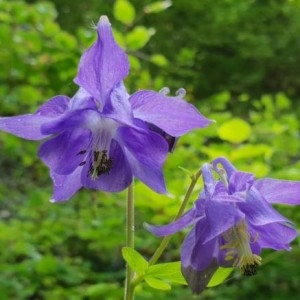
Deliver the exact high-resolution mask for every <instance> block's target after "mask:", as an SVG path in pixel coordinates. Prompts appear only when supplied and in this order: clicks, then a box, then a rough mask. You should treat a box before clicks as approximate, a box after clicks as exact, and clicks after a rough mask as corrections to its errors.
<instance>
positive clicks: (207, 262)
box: [146, 158, 300, 293]
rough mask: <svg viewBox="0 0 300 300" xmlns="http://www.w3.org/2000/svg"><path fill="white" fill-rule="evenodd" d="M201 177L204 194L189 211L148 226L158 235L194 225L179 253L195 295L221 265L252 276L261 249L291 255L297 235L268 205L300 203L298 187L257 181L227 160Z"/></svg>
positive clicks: (206, 167) (205, 168)
mask: <svg viewBox="0 0 300 300" xmlns="http://www.w3.org/2000/svg"><path fill="white" fill-rule="evenodd" d="M219 165H221V167H222V168H221V169H220V168H219ZM213 172H216V173H217V175H219V179H215V178H214V176H213ZM202 175H203V181H204V190H203V191H202V192H201V193H200V196H199V199H198V200H197V201H196V202H195V204H194V207H193V208H192V209H191V210H189V211H188V212H186V213H185V214H184V215H183V216H182V217H181V218H180V219H178V220H177V221H175V222H173V223H171V224H168V225H165V226H151V225H148V224H146V228H147V229H148V230H150V231H151V232H152V233H154V234H156V235H158V236H165V235H170V234H173V233H175V232H177V231H179V230H181V229H183V228H185V227H187V226H189V225H194V226H193V228H192V229H191V231H190V232H189V234H188V235H187V236H186V238H185V240H184V242H183V245H182V249H181V264H182V273H183V275H184V277H185V278H186V281H187V283H188V285H189V286H190V287H191V289H192V291H193V292H194V293H200V292H201V291H202V290H203V289H204V288H205V287H206V285H207V284H208V282H209V280H210V279H211V277H212V275H213V274H214V272H215V271H216V270H217V268H218V267H219V266H222V267H237V268H239V269H240V270H241V272H242V274H244V275H254V274H255V273H256V272H257V267H258V266H259V265H260V264H261V260H262V259H261V257H260V253H261V250H262V249H263V248H270V249H274V250H290V249H291V247H290V243H291V241H292V240H294V239H295V237H296V236H297V231H296V230H295V229H294V228H293V225H292V223H291V222H290V221H289V220H288V219H286V218H285V217H283V216H282V215H281V214H279V213H278V212H277V211H276V210H275V209H274V208H273V207H272V204H273V203H284V204H290V205H297V204H299V203H300V182H298V181H285V180H277V179H270V178H266V179H258V180H255V178H254V176H253V175H252V174H251V173H246V172H240V171H238V170H236V169H235V168H234V166H233V165H232V164H231V163H230V162H229V161H228V160H227V159H225V158H218V159H215V160H214V161H213V162H212V165H209V164H204V165H203V167H202Z"/></svg>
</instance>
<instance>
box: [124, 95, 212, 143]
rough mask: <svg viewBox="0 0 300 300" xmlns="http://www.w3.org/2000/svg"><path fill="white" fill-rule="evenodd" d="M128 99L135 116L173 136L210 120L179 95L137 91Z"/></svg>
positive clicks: (207, 123) (199, 126) (206, 123)
mask: <svg viewBox="0 0 300 300" xmlns="http://www.w3.org/2000/svg"><path fill="white" fill-rule="evenodd" d="M129 101H130V103H131V105H132V109H133V114H134V117H135V118H139V119H141V120H144V121H146V122H148V123H151V124H154V125H156V126H157V127H159V128H161V129H162V130H163V131H165V132H166V133H168V134H170V135H172V136H174V137H178V136H181V135H183V134H184V133H187V132H188V131H190V130H192V129H195V128H202V127H206V126H207V125H209V124H210V123H211V122H212V121H210V120H208V119H206V118H205V117H204V116H202V115H201V114H200V112H198V110H197V109H196V107H194V106H193V105H191V104H189V103H187V102H186V101H184V100H182V99H180V98H179V97H167V96H165V95H163V94H160V93H157V92H153V91H139V92H136V93H134V94H133V95H132V96H131V97H130V99H129Z"/></svg>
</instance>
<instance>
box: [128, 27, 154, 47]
mask: <svg viewBox="0 0 300 300" xmlns="http://www.w3.org/2000/svg"><path fill="white" fill-rule="evenodd" d="M150 36H151V35H150V32H149V31H148V30H147V28H146V27H144V26H136V27H135V28H134V29H133V30H132V31H130V32H129V33H128V34H127V35H126V38H125V39H126V43H127V46H128V48H129V49H131V50H139V49H141V48H143V47H144V46H145V45H146V43H147V42H148V41H149V39H150Z"/></svg>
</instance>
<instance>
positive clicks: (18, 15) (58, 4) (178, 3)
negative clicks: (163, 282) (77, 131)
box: [0, 0, 300, 300]
mask: <svg viewBox="0 0 300 300" xmlns="http://www.w3.org/2000/svg"><path fill="white" fill-rule="evenodd" d="M120 2H123V3H120ZM124 2H126V3H125V6H124ZM126 4H127V5H126ZM122 5H123V7H122ZM120 7H121V8H120ZM102 14H107V15H108V16H109V18H110V21H111V23H112V24H113V27H114V30H115V36H116V37H117V39H118V41H119V43H120V44H121V45H122V46H123V47H124V48H125V49H126V51H127V52H128V54H129V55H130V60H131V75H130V76H129V77H128V78H127V79H126V84H127V86H128V88H129V90H130V91H131V92H133V91H135V90H137V89H143V88H148V89H156V90H159V89H161V88H162V87H164V86H169V87H170V88H171V91H172V93H175V91H176V90H177V89H178V88H180V87H184V88H186V90H187V99H188V100H189V101H191V102H192V103H193V104H194V105H196V106H197V107H198V108H199V109H200V110H201V112H203V114H205V115H206V116H208V117H209V118H212V119H215V120H216V121H217V123H216V124H214V125H212V126H210V127H209V128H207V129H205V130H199V131H196V132H193V133H191V134H189V135H187V136H185V137H183V138H182V139H180V140H179V142H178V145H177V149H176V151H175V152H174V153H173V154H171V155H170V157H169V159H168V161H167V163H166V166H165V172H166V179H167V184H168V187H169V190H170V192H171V193H172V194H173V195H174V196H173V197H171V198H168V197H165V196H161V195H156V194H155V193H153V192H152V191H150V190H149V189H148V188H146V187H145V186H144V185H142V184H140V183H137V185H136V191H135V194H136V198H137V200H136V201H137V209H136V213H137V216H136V235H137V238H136V243H137V248H138V249H139V250H140V251H141V253H143V255H144V256H145V257H146V258H147V257H149V256H151V254H152V253H153V251H154V250H155V247H156V246H157V245H158V243H159V239H158V238H155V237H153V236H151V235H150V234H149V233H147V232H146V231H145V230H144V229H143V226H142V224H143V222H145V221H146V222H149V223H156V224H163V223H167V222H169V220H170V219H171V218H172V217H173V216H174V214H175V213H176V210H177V207H178V203H179V201H181V199H182V196H183V195H184V193H185V190H186V188H187V185H188V183H189V180H188V175H187V174H186V172H184V171H183V170H182V169H180V168H179V167H180V166H181V167H183V168H185V169H187V170H189V171H191V172H194V171H195V170H197V169H198V168H199V167H200V166H201V165H202V163H203V162H205V161H209V160H210V159H213V158H215V157H216V156H219V155H225V156H227V157H228V158H229V159H230V160H232V161H233V162H234V163H235V164H236V165H237V166H238V167H239V168H241V169H242V170H245V171H251V172H254V173H255V174H256V175H257V177H263V176H269V177H277V178H282V179H295V180H296V179H297V180H300V172H299V170H300V161H299V153H300V151H299V150H300V143H299V122H298V119H299V116H300V110H299V105H298V103H299V98H300V68H299V66H300V55H299V49H300V39H299V35H300V1H299V0H290V1H287V0H264V1H259V0H244V1H235V0H214V1H209V0H199V1H185V0H173V2H171V1H159V2H155V1H152V0H131V2H130V3H128V2H127V1H124V0H123V1H121V0H116V1H113V0H86V1H79V2H76V3H75V1H72V0H52V1H22V0H19V1H17V0H12V1H8V0H0V69H1V72H0V115H2V116H10V115H17V114H23V113H28V112H33V111H34V110H35V109H36V108H37V106H39V105H40V104H41V103H43V102H44V101H45V100H47V99H48V98H50V97H52V96H53V95H57V94H66V95H69V96H71V95H73V94H74V92H75V91H76V86H75V84H74V83H73V81H72V80H73V78H74V77H75V75H76V71H77V63H78V61H79V58H80V55H81V53H82V51H83V50H84V49H85V48H86V47H88V46H89V45H90V44H91V43H92V41H93V40H94V38H95V34H94V30H93V24H95V23H97V21H98V18H99V16H100V15H102ZM37 148H38V144H37V143H33V142H27V141H24V140H21V139H18V138H15V137H14V136H11V135H8V134H5V133H0V149H1V154H0V245H1V247H2V253H1V256H0V270H1V271H0V293H1V299H2V300H6V299H34V300H38V299H47V300H48V299H49V300H50V299H51V300H52V299H55V300H56V299H58V300H59V299H71V300H80V299H105V300H118V299H122V293H123V291H122V284H123V280H124V262H123V260H122V258H121V254H120V249H121V247H122V246H123V245H124V243H125V241H124V231H125V229H124V223H125V216H124V214H125V201H124V199H125V193H119V194H114V195H110V194H106V193H101V192H93V191H86V190H82V191H81V192H80V193H78V194H77V195H76V196H75V197H73V199H72V200H71V201H69V202H67V203H63V204H50V203H49V201H48V200H49V199H50V197H51V193H52V191H51V189H52V187H51V181H50V179H49V175H48V170H47V168H46V167H45V166H44V165H42V163H41V162H40V161H39V159H38V157H37V155H36V152H37ZM200 188H201V185H200V184H199V186H198V187H197V191H196V192H195V197H196V195H197V192H198V191H199V190H200ZM278 209H279V210H280V211H281V212H282V213H283V214H285V215H286V216H287V217H289V218H291V219H292V220H293V221H294V222H295V224H296V226H297V227H298V228H299V226H300V225H299V224H300V209H299V208H293V209H292V208H290V207H284V206H278ZM183 237H184V233H179V234H177V235H176V236H174V238H173V240H172V242H171V245H170V246H169V248H168V251H167V252H166V253H165V254H164V256H163V258H162V260H161V261H172V260H178V257H179V247H180V243H181V241H182V239H183ZM263 258H264V264H263V266H262V267H261V268H260V269H259V273H258V275H257V276H254V277H251V278H243V277H241V276H240V275H239V273H238V272H236V273H235V274H234V275H233V277H232V278H231V279H229V280H228V281H227V282H226V283H225V284H223V285H221V286H219V287H217V288H214V289H207V290H206V291H205V292H204V293H203V294H202V295H201V296H199V297H192V295H191V293H190V291H189V290H188V289H187V288H186V287H181V286H174V287H173V289H172V291H169V292H164V291H155V290H151V289H150V288H149V287H147V286H142V287H140V288H139V290H138V297H137V298H138V299H141V300H144V299H166V300H168V299H173V300H175V299H178V300H179V299H219V300H226V299H249V298H250V297H251V298H253V299H258V300H260V299H266V298H267V297H268V298H269V299H274V300H279V299H298V295H299V294H300V286H299V280H300V268H299V261H300V260H299V259H300V240H299V239H298V240H296V241H295V242H294V243H293V250H292V251H291V252H288V253H283V252H280V253H276V254H272V252H268V251H266V252H264V254H263Z"/></svg>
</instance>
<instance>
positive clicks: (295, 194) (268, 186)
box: [253, 178, 300, 205]
mask: <svg viewBox="0 0 300 300" xmlns="http://www.w3.org/2000/svg"><path fill="white" fill-rule="evenodd" d="M253 186H254V187H255V188H256V189H257V190H258V191H259V192H260V193H261V194H262V195H263V197H264V198H265V199H266V200H267V201H268V202H269V203H286V204H290V205H298V204H300V181H289V180H278V179H271V178H266V179H259V180H256V181H255V182H254V184H253Z"/></svg>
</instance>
